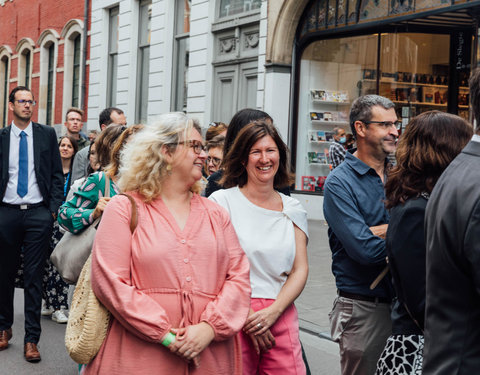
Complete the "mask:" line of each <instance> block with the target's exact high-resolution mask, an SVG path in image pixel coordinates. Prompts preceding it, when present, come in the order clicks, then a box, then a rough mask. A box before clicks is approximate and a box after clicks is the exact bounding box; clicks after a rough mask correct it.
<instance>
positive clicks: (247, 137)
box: [220, 120, 293, 189]
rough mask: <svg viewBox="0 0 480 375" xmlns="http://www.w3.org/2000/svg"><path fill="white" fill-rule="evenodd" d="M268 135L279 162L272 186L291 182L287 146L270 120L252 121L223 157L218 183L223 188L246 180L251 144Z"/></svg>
mask: <svg viewBox="0 0 480 375" xmlns="http://www.w3.org/2000/svg"><path fill="white" fill-rule="evenodd" d="M266 136H270V137H272V139H273V141H274V142H275V144H276V145H277V148H278V152H279V154H280V162H279V166H278V171H277V174H276V175H275V179H274V181H273V186H274V188H276V189H278V188H282V187H286V186H289V185H291V184H292V183H293V175H292V173H290V170H289V169H290V168H289V167H290V166H289V164H288V148H287V145H286V144H285V143H284V142H283V140H282V138H281V137H280V135H279V134H278V131H277V129H276V128H275V126H274V125H273V124H272V123H271V122H270V121H268V120H267V121H262V120H260V121H254V122H251V123H249V124H248V125H247V126H245V127H244V128H243V129H242V130H240V132H239V133H238V135H237V137H236V138H235V141H234V142H233V145H232V147H231V148H230V150H229V151H228V154H227V155H226V156H225V157H224V173H223V177H222V179H221V180H220V184H221V185H223V187H224V188H230V187H234V186H237V185H238V186H239V187H242V186H244V185H245V184H246V183H247V182H248V174H247V170H246V168H245V166H246V165H247V163H248V156H249V154H250V150H251V149H252V147H253V145H254V144H255V143H256V142H257V141H258V140H260V139H261V138H263V137H266Z"/></svg>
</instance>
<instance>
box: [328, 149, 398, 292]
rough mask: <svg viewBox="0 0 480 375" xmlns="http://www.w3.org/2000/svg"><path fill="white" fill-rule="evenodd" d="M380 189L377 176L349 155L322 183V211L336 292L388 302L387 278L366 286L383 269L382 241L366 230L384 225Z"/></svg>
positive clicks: (382, 199)
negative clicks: (325, 223)
mask: <svg viewBox="0 0 480 375" xmlns="http://www.w3.org/2000/svg"><path fill="white" fill-rule="evenodd" d="M384 202H385V190H384V186H383V183H382V180H381V179H380V176H378V174H377V172H376V171H375V170H374V169H373V168H371V167H369V166H368V165H367V164H365V163H364V162H362V161H361V160H360V159H358V158H356V157H355V156H353V155H352V154H350V153H348V152H347V154H346V155H345V161H344V162H343V163H342V164H340V165H339V166H338V167H337V168H335V169H334V170H333V171H332V172H331V173H330V174H329V176H328V178H327V180H326V181H325V194H324V202H323V213H324V215H325V219H326V220H327V223H328V226H329V229H328V238H329V242H330V249H331V250H332V271H333V274H334V276H335V281H336V285H337V288H338V289H339V290H342V291H344V292H348V293H355V294H361V295H364V296H372V297H383V298H391V297H392V295H393V288H392V285H391V282H390V281H389V277H385V278H384V279H383V280H382V282H381V283H380V284H379V285H378V286H377V287H376V288H375V289H373V290H370V284H371V283H372V282H373V281H374V280H375V278H376V277H377V276H378V275H379V274H380V272H382V270H383V269H384V268H385V266H386V261H385V258H386V256H387V254H386V250H385V240H383V239H381V238H380V237H377V236H375V235H374V234H373V233H372V231H371V230H370V229H369V227H372V226H375V225H381V224H388V221H389V215H388V212H387V210H386V208H385V203H384Z"/></svg>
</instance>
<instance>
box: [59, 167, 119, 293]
mask: <svg viewBox="0 0 480 375" xmlns="http://www.w3.org/2000/svg"><path fill="white" fill-rule="evenodd" d="M109 196H110V178H109V177H108V176H107V175H106V174H105V197H109ZM100 218H101V216H100V217H99V218H98V219H96V220H95V221H94V222H93V223H92V224H90V225H89V226H88V227H87V228H85V230H83V231H82V232H80V233H78V234H73V233H70V232H66V233H65V234H64V235H63V237H62V239H61V240H60V241H59V242H58V244H57V246H55V249H54V250H53V252H52V255H51V256H50V260H51V261H52V263H53V264H54V266H55V267H56V268H57V270H58V273H59V274H60V276H61V277H62V279H63V280H65V282H66V283H68V284H75V283H76V282H77V280H78V277H79V275H80V272H81V271H82V268H83V265H84V264H85V262H86V261H87V258H88V256H89V255H90V253H91V252H92V246H93V241H94V240H95V234H96V233H97V227H98V224H100Z"/></svg>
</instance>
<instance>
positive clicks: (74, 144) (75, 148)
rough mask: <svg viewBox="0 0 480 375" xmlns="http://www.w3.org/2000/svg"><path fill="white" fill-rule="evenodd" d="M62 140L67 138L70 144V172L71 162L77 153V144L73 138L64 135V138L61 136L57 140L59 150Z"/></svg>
mask: <svg viewBox="0 0 480 375" xmlns="http://www.w3.org/2000/svg"><path fill="white" fill-rule="evenodd" d="M64 138H67V139H68V140H69V141H70V143H71V144H72V147H73V155H72V158H71V159H70V170H72V166H73V160H74V159H75V155H76V153H77V152H78V143H77V140H76V139H75V138H73V137H72V136H70V135H64V136H61V137H60V139H59V140H58V147H59V148H60V144H61V143H62V141H63V139H64Z"/></svg>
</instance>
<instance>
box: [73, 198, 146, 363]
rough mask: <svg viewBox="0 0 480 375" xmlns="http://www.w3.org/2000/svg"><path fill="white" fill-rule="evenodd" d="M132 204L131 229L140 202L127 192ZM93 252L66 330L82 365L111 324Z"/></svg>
mask: <svg viewBox="0 0 480 375" xmlns="http://www.w3.org/2000/svg"><path fill="white" fill-rule="evenodd" d="M121 195H125V196H126V197H128V199H129V200H130V203H131V205H132V216H131V218H130V232H131V233H132V234H133V232H134V231H135V228H136V227H137V222H138V217H137V205H136V203H135V200H134V199H133V198H132V197H131V196H129V195H127V194H121ZM91 261H92V256H91V255H90V256H89V257H88V259H87V261H86V262H85V265H84V266H83V269H82V272H81V273H80V277H79V278H78V282H77V287H76V288H75V292H74V294H73V299H72V305H71V307H70V313H69V318H68V323H67V329H66V331H65V346H66V348H67V352H68V354H69V355H70V357H71V358H72V359H73V360H74V361H75V362H77V363H79V364H87V363H90V362H91V361H92V359H93V358H95V356H96V355H97V353H98V351H99V350H100V347H101V346H102V343H103V341H104V340H105V337H106V336H107V330H108V326H109V324H110V313H109V311H108V310H107V309H106V308H105V306H103V305H102V303H101V302H100V301H99V300H98V298H97V297H96V296H95V294H94V293H93V290H92V283H91V279H90V278H91V269H92V266H91V264H92V262H91Z"/></svg>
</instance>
